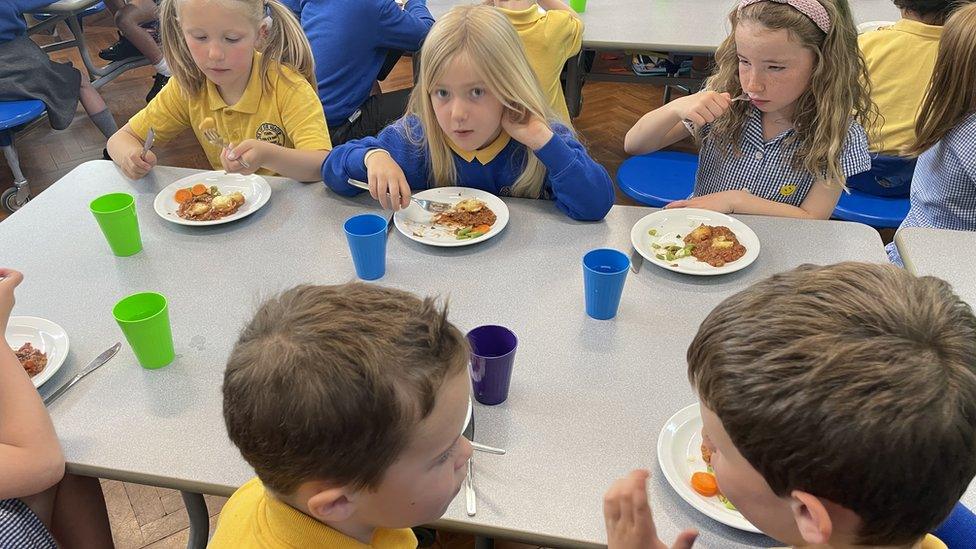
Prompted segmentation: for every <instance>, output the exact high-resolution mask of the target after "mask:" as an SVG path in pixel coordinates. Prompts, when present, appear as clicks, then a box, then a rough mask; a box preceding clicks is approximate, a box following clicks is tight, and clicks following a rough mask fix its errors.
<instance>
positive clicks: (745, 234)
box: [630, 208, 759, 276]
mask: <svg viewBox="0 0 976 549" xmlns="http://www.w3.org/2000/svg"><path fill="white" fill-rule="evenodd" d="M630 240H631V243H632V244H633V245H634V248H635V249H636V250H637V251H638V253H640V254H641V255H642V256H644V259H646V260H648V261H650V262H651V263H654V264H656V265H658V266H660V267H663V268H665V269H668V270H671V271H675V272H679V273H685V274H691V275H700V276H713V275H720V274H726V273H733V272H735V271H738V270H740V269H744V268H746V267H748V266H749V265H750V264H752V262H753V261H755V260H756V258H757V257H759V237H757V236H756V233H754V232H753V231H752V229H750V228H749V226H748V225H746V224H745V223H743V222H741V221H739V220H738V219H736V218H734V217H729V216H727V215H725V214H723V213H718V212H713V211H710V210H699V209H695V208H676V209H673V210H659V211H656V212H654V213H652V214H649V215H646V216H644V217H642V218H641V219H640V220H638V221H637V223H635V224H634V227H633V228H632V229H631V230H630Z"/></svg>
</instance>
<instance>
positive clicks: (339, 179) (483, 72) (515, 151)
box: [322, 6, 614, 220]
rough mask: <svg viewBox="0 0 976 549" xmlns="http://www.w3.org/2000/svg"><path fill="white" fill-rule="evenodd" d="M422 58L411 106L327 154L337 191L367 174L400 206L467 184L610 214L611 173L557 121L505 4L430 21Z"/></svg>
mask: <svg viewBox="0 0 976 549" xmlns="http://www.w3.org/2000/svg"><path fill="white" fill-rule="evenodd" d="M420 59H421V63H420V80H419V82H418V84H417V85H416V86H415V87H414V89H413V93H412V94H411V96H410V105H409V109H408V111H409V114H407V116H405V117H404V118H402V119H401V120H399V121H397V122H396V123H395V124H393V125H391V126H389V127H388V128H386V129H384V130H383V131H382V132H381V133H380V134H379V136H377V137H375V138H364V139H361V140H358V141H353V142H350V143H346V144H345V145H342V146H339V147H336V148H335V150H334V151H333V152H332V154H331V155H330V156H329V158H328V159H327V160H326V162H325V164H324V165H323V166H322V177H323V179H324V181H325V183H326V184H327V185H328V186H329V187H330V188H331V189H332V190H334V191H336V192H338V193H340V194H348V195H351V194H355V193H357V192H358V191H359V190H358V189H356V188H355V187H353V186H351V185H349V184H348V183H347V180H348V178H353V179H358V180H364V181H365V180H368V181H369V186H370V194H371V195H372V196H373V198H376V199H377V200H379V201H380V204H382V205H383V207H384V208H391V207H392V208H393V209H399V208H401V207H406V206H407V205H408V204H409V200H410V190H411V189H412V188H413V189H426V188H428V187H429V186H431V185H434V186H450V185H463V186H468V187H475V188H478V189H483V190H486V191H488V192H491V193H495V194H499V195H503V196H518V197H524V198H552V199H554V200H555V202H556V206H557V207H559V209H560V210H562V211H563V212H564V213H565V214H566V215H568V216H570V217H572V218H573V219H581V220H599V219H603V217H604V216H605V215H606V214H607V212H608V211H609V210H610V207H611V206H612V205H613V199H614V193H613V185H612V183H611V182H610V176H609V175H607V172H606V170H605V169H603V167H601V166H600V165H599V164H597V163H596V162H594V161H593V160H592V159H590V157H589V155H588V154H587V152H586V149H585V147H583V145H581V144H580V143H579V141H577V140H576V137H575V136H574V134H573V131H572V130H571V129H569V128H568V127H566V126H564V125H562V124H560V123H559V122H558V121H556V120H554V115H553V113H552V109H551V108H550V107H549V103H548V101H546V99H545V97H544V96H543V94H542V91H541V90H540V89H539V85H538V81H537V80H536V77H535V74H533V73H532V68H531V67H530V66H529V62H528V60H526V58H525V53H524V51H523V49H522V44H521V43H520V41H519V38H518V34H516V33H515V29H514V28H512V25H511V24H510V23H509V22H508V20H507V19H506V18H505V16H504V15H502V14H501V12H499V11H498V10H496V9H494V8H490V7H487V6H458V7H455V8H453V9H452V10H451V11H449V12H448V13H447V14H446V15H444V17H443V18H441V19H440V20H439V21H438V22H437V23H436V24H435V25H434V27H433V28H432V29H431V31H430V35H429V36H428V37H427V41H426V42H424V47H423V49H422V50H421V52H420ZM387 193H389V195H388V194H387Z"/></svg>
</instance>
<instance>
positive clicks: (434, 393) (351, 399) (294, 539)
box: [210, 283, 471, 548]
mask: <svg viewBox="0 0 976 549" xmlns="http://www.w3.org/2000/svg"><path fill="white" fill-rule="evenodd" d="M468 353H469V351H468V344H467V341H466V339H465V337H464V335H463V334H462V333H461V332H460V331H458V329H457V328H455V327H454V326H453V325H452V324H451V323H450V322H448V320H447V312H446V309H441V308H438V307H437V306H436V304H435V302H434V300H433V299H430V298H427V299H424V300H420V299H418V298H417V297H414V296H413V295H411V294H409V293H406V292H403V291H400V290H393V289H388V288H382V287H379V286H375V285H366V284H362V283H355V284H345V285H339V286H298V287H296V288H294V289H291V290H288V291H286V292H284V293H282V294H281V295H279V296H277V297H275V298H273V299H270V300H268V301H267V302H265V303H264V305H262V306H261V308H260V309H259V310H258V312H257V314H256V315H255V316H254V319H253V320H251V322H250V324H248V326H247V327H246V328H245V329H244V331H243V332H242V333H241V336H240V338H239V339H238V341H237V343H236V345H235V346H234V349H233V351H232V352H231V356H230V359H229V360H228V364H227V371H226V373H225V375H224V386H223V392H224V419H225V422H226V424H227V430H228V433H229V435H230V438H231V440H232V441H233V442H234V443H235V444H236V445H237V446H238V448H239V449H240V450H241V454H242V455H243V456H244V459H246V460H247V462H248V463H249V464H251V466H253V467H254V469H255V471H256V472H257V476H258V478H257V479H254V480H251V481H249V482H248V483H247V484H245V485H244V486H242V487H241V488H240V489H239V490H238V491H237V492H235V494H234V496H232V497H231V499H230V500H229V501H228V502H227V504H226V505H225V506H224V508H223V511H222V512H221V518H220V524H219V525H218V527H217V531H216V533H215V534H214V537H213V540H211V545H210V546H211V547H218V548H219V547H234V548H247V547H282V546H286V547H292V546H295V547H332V548H343V547H361V546H362V545H360V544H366V545H372V546H373V547H383V548H406V547H410V548H413V547H416V545H417V541H416V538H414V536H413V533H412V532H411V531H410V529H409V528H410V527H411V526H416V525H419V524H424V523H428V522H430V521H433V520H435V519H437V518H439V517H440V516H441V514H443V512H444V511H445V510H446V508H447V506H448V505H449V504H450V502H451V500H453V499H454V496H455V495H456V494H457V492H458V490H459V489H460V486H461V483H462V481H463V480H464V475H465V465H466V463H467V460H468V458H469V457H470V456H471V445H470V443H468V441H467V440H465V439H464V438H463V437H462V436H461V431H462V429H463V427H464V425H463V423H464V421H465V418H466V416H467V411H468V405H469V394H470V387H469V383H470V381H469V380H468V374H467V368H466V366H467V361H468V356H469V355H468Z"/></svg>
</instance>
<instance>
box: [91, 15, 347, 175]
mask: <svg viewBox="0 0 976 549" xmlns="http://www.w3.org/2000/svg"><path fill="white" fill-rule="evenodd" d="M159 21H160V23H159V24H160V33H161V34H162V36H163V50H164V52H165V54H166V59H168V60H169V62H170V65H171V66H170V69H171V70H172V71H173V77H174V78H173V81H171V82H170V83H169V84H167V85H166V86H165V87H164V88H163V90H162V91H161V92H159V95H158V96H156V98H155V99H153V100H152V102H150V103H149V105H148V106H147V107H146V108H145V109H143V110H141V111H139V112H138V113H136V114H135V116H133V117H132V119H130V120H129V123H128V124H126V125H125V126H124V127H123V128H122V129H121V130H120V131H119V132H118V133H116V134H115V135H113V136H112V138H111V139H109V142H108V151H109V154H110V155H111V156H112V158H113V159H114V160H115V163H116V164H118V165H119V167H120V168H121V169H122V173H124V174H125V175H126V176H127V177H129V178H132V179H139V178H141V177H143V176H144V175H146V174H147V173H148V172H149V170H151V169H152V167H153V166H155V165H156V155H155V154H153V152H152V151H149V152H146V153H145V154H144V153H143V142H144V141H145V139H146V136H147V134H148V132H149V130H150V128H151V129H153V130H154V131H155V132H156V140H157V141H159V142H166V141H168V140H170V139H172V138H174V137H176V136H177V135H179V134H180V132H182V131H183V130H184V129H186V128H191V129H192V130H193V132H194V134H196V136H197V139H199V140H200V144H201V145H202V146H203V149H204V151H205V152H206V153H207V158H208V159H209V160H210V164H211V165H212V166H213V167H214V169H220V168H221V167H222V168H223V169H225V170H227V171H228V172H239V173H243V174H251V173H254V172H255V171H257V172H258V173H263V174H270V173H278V174H281V175H283V176H286V177H290V178H292V179H297V180H299V181H316V180H318V177H319V168H320V167H321V165H322V160H323V159H325V156H326V154H328V149H330V148H331V146H332V145H331V143H330V142H329V133H328V130H327V129H326V125H325V115H323V114H322V106H321V105H320V104H319V101H318V98H317V97H316V95H315V89H314V88H313V87H312V83H313V82H314V80H313V76H312V75H313V67H312V54H311V51H310V50H309V46H308V40H306V39H305V35H304V34H302V29H301V27H300V26H299V25H298V22H297V21H296V20H295V16H294V15H293V14H292V13H291V11H290V10H289V9H288V8H286V7H285V6H283V5H282V4H281V3H280V2H278V1H277V0H267V1H265V0H163V2H162V3H161V5H160V15H159ZM207 119H210V120H209V121H212V122H213V123H214V124H215V125H216V131H217V133H219V134H220V136H221V137H223V138H224V139H225V140H227V141H230V142H233V143H239V144H238V145H237V146H236V147H225V148H221V147H219V146H217V145H212V144H210V143H209V142H207V140H206V139H205V137H204V135H203V130H201V128H200V127H201V124H202V123H203V122H204V120H207ZM259 168H260V169H259Z"/></svg>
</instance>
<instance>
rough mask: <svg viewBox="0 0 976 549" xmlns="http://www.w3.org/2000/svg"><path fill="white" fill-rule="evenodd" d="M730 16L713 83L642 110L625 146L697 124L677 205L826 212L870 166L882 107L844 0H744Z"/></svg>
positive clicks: (647, 147) (806, 214) (653, 145)
mask: <svg viewBox="0 0 976 549" xmlns="http://www.w3.org/2000/svg"><path fill="white" fill-rule="evenodd" d="M729 20H730V21H731V25H732V34H731V35H730V36H729V37H728V38H726V39H725V41H724V42H723V43H722V45H721V46H719V49H718V51H717V52H716V55H715V59H716V63H717V72H716V74H715V75H713V76H712V77H711V78H709V79H708V81H707V82H706V88H707V91H703V92H700V93H696V94H694V95H689V96H687V97H682V98H681V99H676V100H674V101H672V102H670V103H668V104H667V105H665V106H663V107H661V108H659V109H657V110H655V111H652V112H650V113H648V114H646V115H644V117H643V118H641V119H640V120H639V121H638V122H637V124H636V125H635V126H634V127H633V128H631V129H630V131H629V132H627V136H626V138H625V140H624V148H625V149H626V151H627V152H628V153H629V154H644V153H648V152H652V151H656V150H658V149H661V148H664V147H667V146H669V145H671V144H673V143H675V142H677V141H679V140H681V139H683V138H685V137H687V136H688V134H689V131H688V129H686V125H685V123H684V122H687V123H689V124H690V125H691V127H693V128H700V130H699V131H698V135H697V137H698V138H699V139H700V140H701V160H700V164H699V166H698V175H697V178H696V182H695V192H694V197H693V198H691V199H689V200H678V201H675V202H672V203H671V204H670V205H669V206H668V207H673V208H677V207H684V206H689V207H695V208H706V209H709V210H715V211H719V212H725V213H732V212H738V213H744V214H762V215H777V216H782V217H802V218H814V219H827V218H829V217H830V215H831V213H832V212H833V211H834V207H835V206H836V205H837V200H838V199H839V198H840V192H841V189H843V187H844V183H845V181H846V179H847V178H848V177H849V176H851V175H854V174H857V173H861V172H864V171H867V170H868V169H870V167H871V159H870V157H869V155H868V149H867V137H866V135H865V133H864V129H863V128H862V126H861V124H863V123H866V122H868V118H869V113H870V112H871V111H872V110H874V109H875V108H874V106H873V105H872V103H871V100H870V97H869V93H868V89H867V73H866V72H865V68H864V59H863V58H862V57H861V54H860V52H859V51H858V49H857V31H856V30H855V28H854V23H853V21H852V19H851V13H850V7H849V6H848V4H847V0H742V1H741V2H740V3H739V7H738V8H736V9H735V10H734V11H732V13H731V14H730V15H729ZM740 97H741V98H743V99H748V101H740V100H739V98H740ZM733 98H735V99H736V101H735V102H733ZM852 116H853V118H854V120H852V119H851V117H852ZM859 122H860V123H861V124H859Z"/></svg>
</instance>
